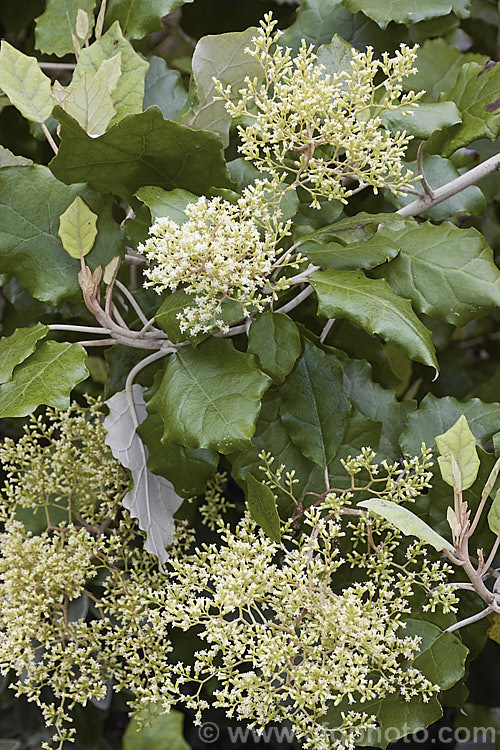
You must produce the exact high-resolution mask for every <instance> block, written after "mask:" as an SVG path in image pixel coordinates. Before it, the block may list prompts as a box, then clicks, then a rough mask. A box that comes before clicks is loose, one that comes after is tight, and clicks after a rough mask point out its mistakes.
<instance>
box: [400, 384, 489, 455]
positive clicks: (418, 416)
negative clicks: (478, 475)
mask: <svg viewBox="0 0 500 750" xmlns="http://www.w3.org/2000/svg"><path fill="white" fill-rule="evenodd" d="M462 414H463V415H464V416H465V417H466V418H467V423H468V425H469V427H470V429H471V431H472V434H473V435H474V437H475V438H476V440H477V441H478V443H479V444H480V445H482V446H483V447H484V446H485V445H486V443H487V442H488V440H489V439H490V438H491V436H492V435H493V433H495V432H496V431H497V430H498V425H499V424H500V404H486V403H484V402H483V401H480V400H479V399H478V398H471V399H469V400H468V401H463V402H460V401H457V399H455V398H452V397H451V396H446V397H445V398H436V396H434V395H433V394H432V393H428V394H427V395H426V396H425V398H424V399H422V401H421V403H420V406H419V407H418V409H417V410H416V411H414V412H412V414H410V415H409V416H408V421H407V423H406V427H405V429H404V431H403V433H402V435H401V439H400V445H401V449H402V451H403V452H404V453H410V454H411V455H412V456H414V455H416V454H417V453H419V452H420V446H421V445H422V443H425V444H426V446H427V447H428V448H434V446H435V441H434V437H435V435H440V434H441V433H443V432H446V430H448V429H449V428H450V427H451V426H452V425H454V424H455V422H456V421H457V419H458V418H459V417H460V416H461V415H462Z"/></svg>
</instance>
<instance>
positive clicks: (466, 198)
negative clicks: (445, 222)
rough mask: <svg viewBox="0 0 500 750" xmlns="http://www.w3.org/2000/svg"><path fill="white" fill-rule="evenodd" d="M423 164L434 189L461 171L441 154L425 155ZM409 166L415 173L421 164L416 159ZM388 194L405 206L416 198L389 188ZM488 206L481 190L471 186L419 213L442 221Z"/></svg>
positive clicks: (397, 206) (399, 205)
mask: <svg viewBox="0 0 500 750" xmlns="http://www.w3.org/2000/svg"><path fill="white" fill-rule="evenodd" d="M423 166H424V174H425V177H426V179H427V182H428V183H429V185H430V186H431V188H432V189H434V190H435V189H436V188H438V187H441V186H442V185H445V184H446V183H447V182H451V181H452V180H454V179H455V178H456V177H458V176H459V174H460V173H459V171H458V170H457V169H455V167H454V166H453V164H452V163H451V162H450V161H448V159H443V158H442V157H441V156H433V155H427V154H424V157H423ZM408 167H409V169H411V170H412V172H414V173H415V174H417V172H418V166H417V162H416V161H412V162H409V163H408ZM385 197H386V199H387V200H388V201H390V202H391V203H392V204H393V205H394V206H396V208H401V207H402V206H406V205H407V204H408V203H411V202H412V201H414V200H415V196H414V195H394V193H391V192H389V191H388V190H386V191H385ZM486 205H487V204H486V200H485V197H484V195H483V192H482V190H481V189H480V188H478V186H477V185H470V186H469V187H468V188H465V190H461V191H460V192H459V193H457V194H456V195H452V197H451V198H448V199H447V200H445V201H441V203H438V204H437V205H436V206H432V208H428V209H427V210H426V211H422V212H421V213H420V216H424V217H427V218H428V219H432V220H433V221H440V220H442V219H449V218H450V217H451V216H454V215H455V214H472V215H473V216H474V215H481V214H484V212H485V211H486ZM450 226H452V225H450Z"/></svg>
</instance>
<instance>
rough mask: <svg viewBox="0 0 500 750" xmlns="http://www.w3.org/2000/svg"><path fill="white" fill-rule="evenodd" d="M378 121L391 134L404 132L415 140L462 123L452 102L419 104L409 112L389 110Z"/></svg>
mask: <svg viewBox="0 0 500 750" xmlns="http://www.w3.org/2000/svg"><path fill="white" fill-rule="evenodd" d="M405 111H406V112H407V114H404V112H405ZM380 119H381V120H382V123H383V124H384V125H385V127H386V128H388V129H389V130H391V131H392V132H393V133H396V132H397V131H400V132H401V131H402V130H406V132H407V133H410V134H411V135H413V136H415V138H428V137H429V136H430V135H432V134H433V133H434V132H435V131H436V130H441V129H442V128H446V127H449V126H451V125H456V124H457V123H459V122H462V118H461V116H460V112H459V111H458V109H457V106H456V104H455V103H454V102H433V103H431V104H425V103H420V104H418V106H416V107H412V108H411V109H410V110H401V109H389V110H386V111H383V112H382V113H381V115H380Z"/></svg>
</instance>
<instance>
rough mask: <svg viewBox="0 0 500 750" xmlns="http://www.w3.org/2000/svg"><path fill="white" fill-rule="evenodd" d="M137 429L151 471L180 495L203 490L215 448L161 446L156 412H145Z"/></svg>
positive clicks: (160, 423)
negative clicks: (166, 480) (163, 479)
mask: <svg viewBox="0 0 500 750" xmlns="http://www.w3.org/2000/svg"><path fill="white" fill-rule="evenodd" d="M137 432H138V434H139V435H140V437H141V439H142V442H143V443H144V445H145V446H146V448H147V449H148V451H149V458H148V467H149V469H150V470H151V471H152V472H153V474H158V476H160V477H165V479H168V480H169V481H170V482H172V484H173V485H174V489H175V491H176V492H177V494H178V495H181V497H185V498H189V497H194V496H196V495H201V494H202V493H203V492H204V491H205V489H206V485H207V481H208V480H209V479H210V477H211V476H212V475H213V474H215V472H216V470H217V464H218V463H219V454H218V453H217V452H216V451H209V450H206V449H205V448H186V447H185V446H184V445H178V444H174V443H172V444H167V445H165V443H162V442H161V437H162V435H163V419H162V418H161V417H160V415H159V414H149V415H148V416H147V417H146V419H145V420H144V422H142V423H141V424H140V425H139V427H138V428H137Z"/></svg>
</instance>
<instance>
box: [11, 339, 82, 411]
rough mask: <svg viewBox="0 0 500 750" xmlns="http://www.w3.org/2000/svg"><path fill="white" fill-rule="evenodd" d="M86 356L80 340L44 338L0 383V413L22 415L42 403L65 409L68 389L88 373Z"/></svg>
mask: <svg viewBox="0 0 500 750" xmlns="http://www.w3.org/2000/svg"><path fill="white" fill-rule="evenodd" d="M86 358H87V352H86V351H85V349H84V348H83V346H80V344H68V343H64V344H59V343H57V342H56V341H44V342H43V343H42V344H40V346H39V347H38V349H37V350H36V352H35V353H34V354H32V355H31V356H30V357H28V359H26V360H25V361H24V362H23V363H22V364H20V365H18V366H17V367H16V369H15V370H14V376H13V379H12V380H11V381H10V382H9V383H5V384H4V385H0V417H25V416H26V415H27V414H31V413H32V412H33V411H34V410H35V409H36V408H37V407H38V406H40V405H42V404H44V405H46V406H54V407H56V408H58V409H67V408H68V407H69V395H70V392H71V390H72V389H73V388H74V387H75V385H77V383H81V381H82V380H85V379H86V378H87V377H88V374H89V373H88V370H87V368H86V367H85V359H86Z"/></svg>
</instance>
